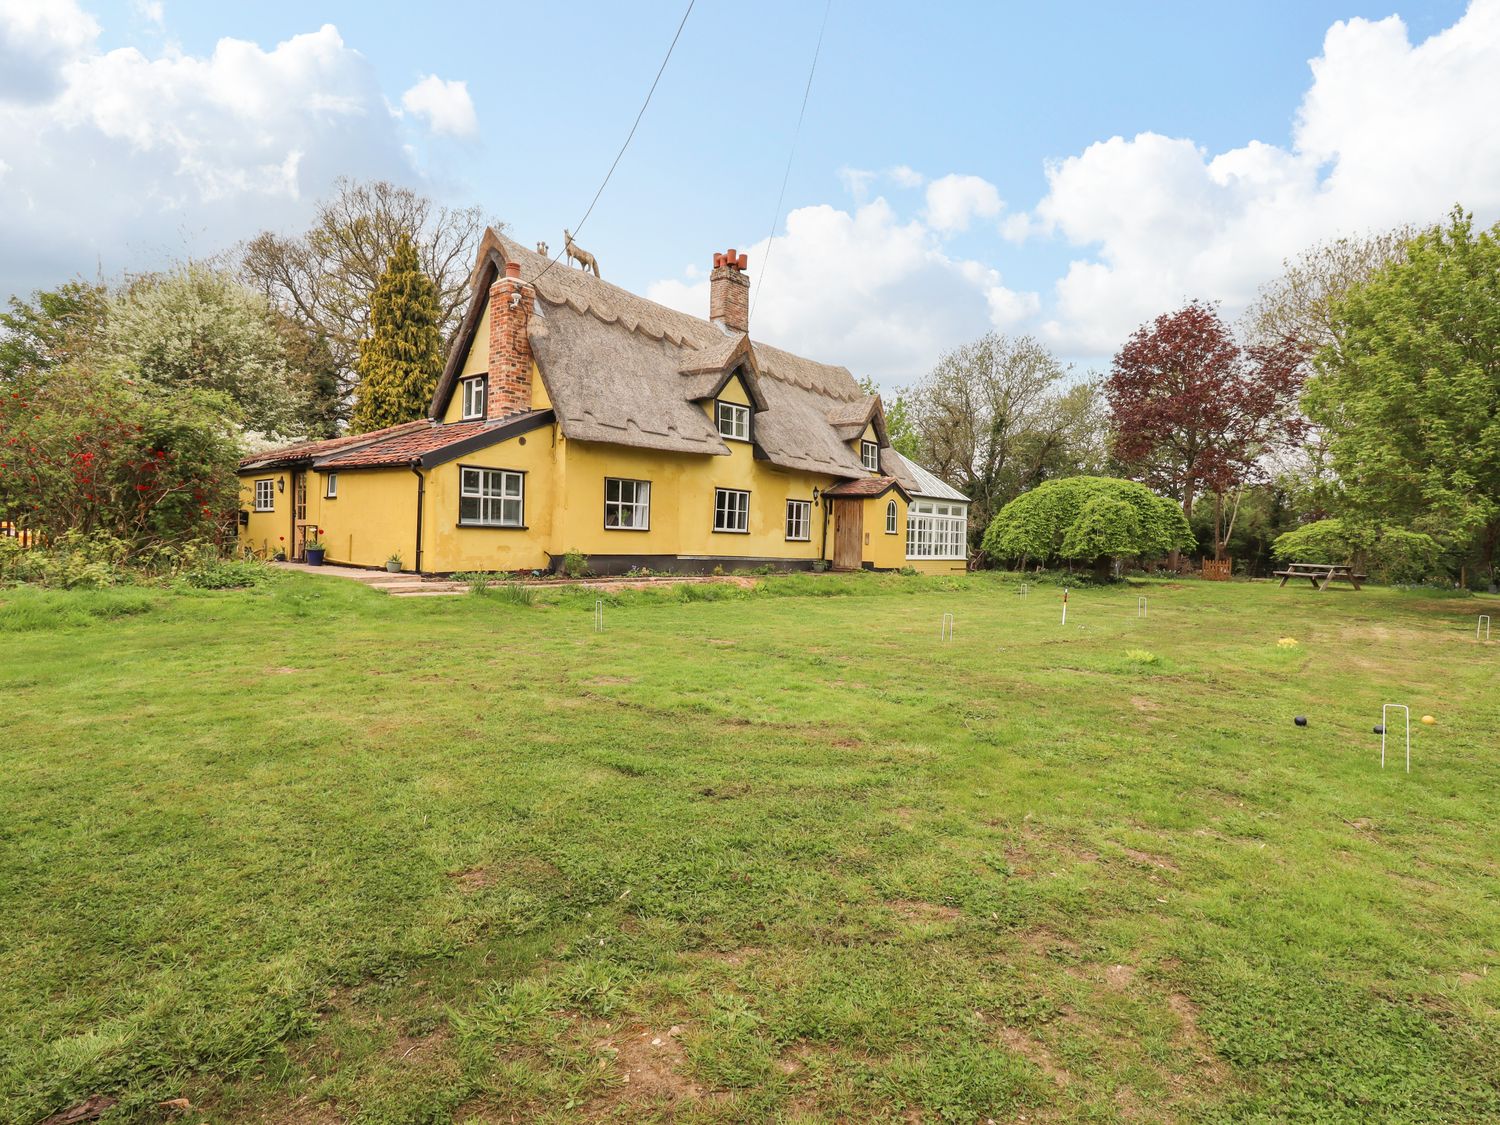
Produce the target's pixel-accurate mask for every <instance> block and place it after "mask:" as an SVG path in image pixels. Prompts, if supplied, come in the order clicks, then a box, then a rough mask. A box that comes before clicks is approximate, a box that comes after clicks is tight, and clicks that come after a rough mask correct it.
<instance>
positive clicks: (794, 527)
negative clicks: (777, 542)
mask: <svg viewBox="0 0 1500 1125" xmlns="http://www.w3.org/2000/svg"><path fill="white" fill-rule="evenodd" d="M786 537H787V538H788V539H794V540H799V541H806V540H808V539H811V538H812V501H811V500H788V501H787V502H786Z"/></svg>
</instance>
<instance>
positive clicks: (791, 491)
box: [552, 441, 835, 560]
mask: <svg viewBox="0 0 1500 1125" xmlns="http://www.w3.org/2000/svg"><path fill="white" fill-rule="evenodd" d="M727 444H728V445H729V447H730V454H729V456H728V457H705V456H703V455H701V454H688V453H660V452H656V451H653V450H649V449H632V448H626V447H624V446H615V445H597V444H594V443H592V442H579V441H568V442H564V443H563V445H564V448H565V467H564V477H563V479H564V486H563V489H562V493H563V497H564V499H563V509H562V511H561V512H559V513H558V522H557V524H556V526H555V529H554V535H553V540H552V542H553V548H552V549H553V552H554V553H555V554H562V553H564V552H566V551H568V550H579V551H583V552H585V553H587V554H592V555H688V556H693V555H701V556H711V557H720V558H770V559H804V560H807V559H815V558H817V557H818V553H819V550H820V548H821V546H822V513H821V506H820V505H818V504H813V505H812V512H811V518H810V526H809V528H808V533H809V538H808V539H807V540H805V541H795V540H794V541H788V540H787V538H786V502H787V500H788V499H794V500H808V501H811V500H812V492H813V489H814V488H815V487H816V488H818V489H820V490H821V489H826V488H828V487H829V486H830V485H831V484H833V483H835V482H834V480H833V479H832V478H830V477H824V476H819V475H815V474H811V473H800V472H788V471H783V470H779V469H776V468H774V467H773V466H770V465H768V464H766V463H765V462H764V461H756V460H755V458H754V452H753V450H752V448H751V446H750V444H749V443H748V442H736V441H731V442H728V443H727ZM605 477H624V478H628V479H632V480H649V481H650V482H651V528H650V530H648V531H625V530H607V529H606V528H605V526H604V479H605ZM716 488H738V489H746V490H748V491H749V493H750V521H749V522H750V530H749V533H748V534H735V533H729V532H715V531H714V530H713V517H714V490H715V489H716Z"/></svg>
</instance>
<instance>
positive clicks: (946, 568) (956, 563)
mask: <svg viewBox="0 0 1500 1125" xmlns="http://www.w3.org/2000/svg"><path fill="white" fill-rule="evenodd" d="M903 565H904V566H909V567H911V568H912V569H914V570H915V571H917V573H918V574H963V573H965V572H966V571H967V570H968V569H969V566H968V563H966V562H965V561H964V560H963V559H907V560H906V562H905V563H904V564H903Z"/></svg>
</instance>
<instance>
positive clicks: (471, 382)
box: [458, 375, 488, 422]
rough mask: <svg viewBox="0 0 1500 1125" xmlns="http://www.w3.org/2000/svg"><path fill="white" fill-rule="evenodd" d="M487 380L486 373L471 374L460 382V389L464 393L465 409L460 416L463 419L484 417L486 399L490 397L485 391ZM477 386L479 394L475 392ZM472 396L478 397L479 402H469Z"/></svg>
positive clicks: (469, 419) (470, 419)
mask: <svg viewBox="0 0 1500 1125" xmlns="http://www.w3.org/2000/svg"><path fill="white" fill-rule="evenodd" d="M487 381H488V380H487V377H486V376H484V375H471V376H469V378H467V379H464V380H463V381H462V382H460V383H459V385H458V386H459V391H460V393H462V395H463V409H462V412H461V413H460V415H459V417H460V418H461V419H462V420H463V421H465V422H468V421H472V420H473V419H476V418H483V417H484V408H485V405H486V403H485V399H486V398H487V397H488V396H487V395H486V393H485V392H486V390H487V387H486V385H485V384H486V382H487ZM476 387H477V388H478V393H477V395H476V394H475V393H474V388H476ZM471 397H475V398H477V399H478V402H477V404H471V403H470V402H469V399H470V398H471Z"/></svg>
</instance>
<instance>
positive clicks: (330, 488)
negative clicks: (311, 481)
mask: <svg viewBox="0 0 1500 1125" xmlns="http://www.w3.org/2000/svg"><path fill="white" fill-rule="evenodd" d="M338 498H339V475H338V473H324V474H323V499H324V500H337V499H338Z"/></svg>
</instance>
